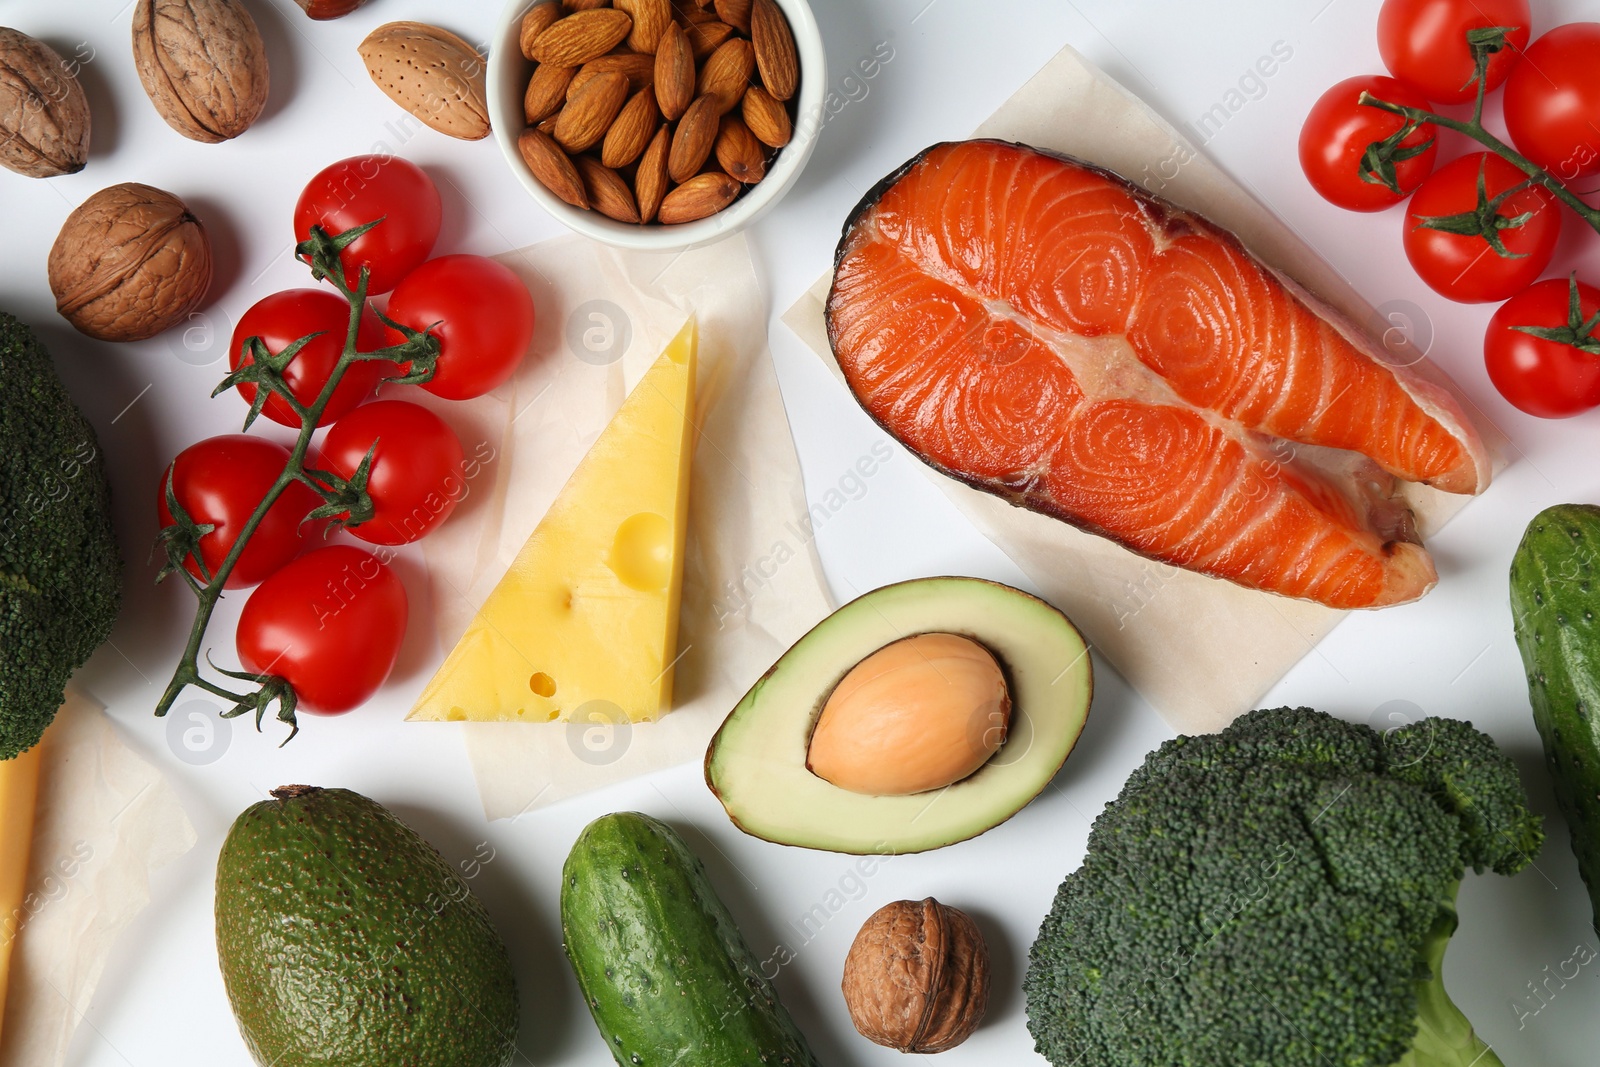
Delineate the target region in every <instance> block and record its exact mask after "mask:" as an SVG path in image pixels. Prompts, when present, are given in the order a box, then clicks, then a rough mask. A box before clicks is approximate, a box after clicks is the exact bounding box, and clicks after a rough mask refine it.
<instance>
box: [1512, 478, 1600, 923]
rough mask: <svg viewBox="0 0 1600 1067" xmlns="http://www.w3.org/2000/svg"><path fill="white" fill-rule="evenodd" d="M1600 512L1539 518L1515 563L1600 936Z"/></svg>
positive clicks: (1546, 724) (1519, 611)
mask: <svg viewBox="0 0 1600 1067" xmlns="http://www.w3.org/2000/svg"><path fill="white" fill-rule="evenodd" d="M1597 562H1600V507H1594V506H1592V505H1589V504H1559V505H1557V506H1555V507H1552V508H1546V509H1545V510H1544V511H1541V512H1540V513H1539V514H1538V515H1536V516H1534V519H1533V521H1532V522H1531V523H1529V524H1528V529H1527V532H1526V533H1524V534H1523V535H1522V543H1521V544H1520V545H1518V546H1517V552H1516V555H1515V556H1513V557H1512V559H1511V618H1512V622H1513V624H1514V625H1515V628H1516V634H1517V648H1518V649H1520V650H1521V652H1522V663H1523V666H1524V667H1525V668H1526V669H1527V672H1528V697H1529V699H1530V701H1531V702H1532V704H1533V721H1534V724H1535V725H1536V726H1538V728H1539V736H1540V737H1541V738H1543V739H1544V754H1545V762H1546V764H1547V765H1548V766H1549V769H1550V777H1551V780H1552V781H1553V782H1554V784H1555V793H1556V801H1557V803H1559V804H1560V805H1561V812H1562V814H1563V815H1565V816H1566V819H1567V827H1568V829H1570V830H1571V831H1572V851H1573V852H1574V853H1576V854H1577V857H1578V872H1579V873H1580V874H1582V875H1583V880H1584V883H1585V884H1586V885H1588V887H1589V903H1590V905H1591V907H1592V908H1593V909H1594V915H1595V919H1594V922H1595V925H1596V929H1597V930H1600V595H1597V593H1596V589H1597V587H1600V572H1597V568H1596V564H1597Z"/></svg>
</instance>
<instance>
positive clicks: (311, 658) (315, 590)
mask: <svg viewBox="0 0 1600 1067" xmlns="http://www.w3.org/2000/svg"><path fill="white" fill-rule="evenodd" d="M405 633H406V590H405V586H403V585H401V584H400V579H399V578H396V577H395V575H394V572H393V571H391V570H390V569H389V568H388V567H385V566H384V565H383V564H382V563H380V562H378V558H377V557H376V556H374V555H372V554H371V553H369V552H363V551H362V550H361V549H359V548H354V547H352V546H350V545H329V546H327V547H326V548H319V549H317V550H316V551H314V552H308V553H306V554H305V555H303V556H301V557H300V558H299V559H297V560H295V561H294V562H293V563H291V564H289V565H288V566H287V567H285V568H283V569H282V570H281V571H279V572H278V573H277V574H274V575H273V576H272V577H271V578H268V579H267V580H266V581H264V582H262V583H261V585H260V587H259V588H257V589H256V591H255V592H254V593H251V594H250V599H249V600H248V601H246V602H245V606H244V611H243V612H241V613H240V615H239V633H238V638H237V641H238V648H239V662H240V663H242V664H244V669H245V670H247V671H251V672H253V673H256V674H275V675H277V676H278V677H280V678H284V679H287V680H288V682H289V684H290V685H291V686H293V687H294V691H295V695H296V696H297V697H298V698H299V707H301V708H303V709H305V710H306V711H313V712H321V713H323V714H330V715H331V714H335V713H338V712H341V711H349V710H350V709H351V708H353V707H356V706H357V705H359V704H362V703H364V702H365V701H366V700H367V698H368V697H370V696H372V694H373V693H376V692H377V691H378V687H379V686H381V685H382V684H383V682H384V679H386V678H388V677H389V672H390V671H391V670H393V669H394V661H395V658H396V657H397V656H399V654H400V642H401V639H403V638H404V637H405Z"/></svg>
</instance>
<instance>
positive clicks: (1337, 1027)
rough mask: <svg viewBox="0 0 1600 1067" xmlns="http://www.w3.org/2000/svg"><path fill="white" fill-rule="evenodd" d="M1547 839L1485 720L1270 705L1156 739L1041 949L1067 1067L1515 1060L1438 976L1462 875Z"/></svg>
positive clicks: (1103, 819) (1505, 863)
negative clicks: (1483, 727) (1339, 714)
mask: <svg viewBox="0 0 1600 1067" xmlns="http://www.w3.org/2000/svg"><path fill="white" fill-rule="evenodd" d="M1542 842H1543V831H1542V829H1541V827H1540V820H1539V817H1538V816H1537V815H1535V814H1534V813H1533V812H1531V811H1530V810H1529V809H1528V806H1527V798H1526V795H1525V794H1524V793H1523V790H1522V784H1521V781H1520V779H1519V778H1518V775H1517V770H1516V766H1515V765H1514V764H1513V763H1512V762H1511V761H1510V760H1509V759H1508V758H1507V757H1506V756H1505V755H1504V754H1503V753H1501V752H1500V750H1499V749H1498V748H1497V747H1495V744H1494V741H1493V740H1492V739H1490V738H1489V737H1488V736H1486V735H1484V734H1482V733H1480V732H1478V731H1477V730H1475V729H1473V728H1472V726H1471V724H1469V723H1463V722H1457V721H1455V720H1451V719H1425V720H1423V721H1422V722H1419V723H1415V724H1412V725H1410V726H1407V727H1404V728H1402V729H1400V730H1395V731H1392V732H1390V733H1388V734H1379V733H1377V732H1376V731H1374V730H1372V729H1369V728H1368V727H1365V726H1360V725H1356V724H1352V723H1347V722H1343V721H1341V720H1339V719H1335V718H1333V717H1332V716H1329V715H1323V714H1320V713H1318V712H1314V711H1310V710H1308V709H1304V708H1301V709H1288V708H1283V709H1277V710H1274V711H1258V712H1252V713H1250V714H1249V715H1246V716H1243V717H1242V718H1240V719H1239V720H1238V721H1237V722H1235V723H1234V724H1233V725H1232V726H1230V727H1228V728H1227V729H1226V730H1223V731H1222V732H1221V733H1218V734H1209V735H1205V736H1201V737H1179V738H1175V739H1174V740H1172V741H1170V742H1168V743H1167V744H1165V745H1162V746H1161V747H1160V748H1159V749H1157V750H1156V751H1155V752H1153V753H1151V754H1150V755H1149V757H1147V758H1146V760H1145V762H1144V765H1143V766H1141V767H1140V768H1139V769H1137V770H1136V771H1134V772H1133V774H1132V775H1130V776H1129V778H1128V781H1127V783H1126V784H1125V785H1124V786H1123V789H1122V793H1121V795H1119V796H1118V797H1117V799H1116V800H1114V801H1113V802H1112V803H1111V804H1109V805H1107V806H1106V810H1105V811H1104V812H1103V813H1102V814H1101V815H1100V817H1099V818H1098V819H1096V820H1095V824H1094V828H1093V830H1092V831H1091V832H1090V834H1089V843H1088V849H1087V852H1086V854H1085V856H1084V861H1083V865H1082V866H1081V867H1080V868H1079V869H1078V870H1076V871H1074V872H1073V873H1072V874H1070V875H1068V876H1067V878H1066V880H1065V881H1063V882H1062V883H1061V888H1060V890H1059V892H1058V893H1057V894H1056V900H1055V904H1054V906H1053V907H1052V908H1051V910H1050V914H1049V915H1048V916H1046V918H1045V921H1044V924H1043V926H1042V927H1041V928H1040V931H1039V936H1038V939H1037V940H1036V941H1035V942H1034V944H1033V948H1032V950H1031V951H1030V953H1029V964H1028V972H1027V976H1026V978H1025V979H1024V983H1023V988H1024V992H1025V994H1026V996H1027V1009H1028V1027H1029V1029H1030V1030H1031V1031H1032V1033H1033V1036H1034V1041H1035V1043H1036V1046H1037V1048H1038V1050H1039V1052H1040V1053H1042V1054H1043V1055H1044V1056H1045V1057H1046V1058H1047V1059H1049V1060H1050V1062H1051V1063H1053V1064H1056V1065H1057V1067H1068V1065H1071V1067H1145V1065H1148V1064H1171V1065H1175V1067H1324V1065H1327V1064H1339V1065H1340V1067H1469V1065H1473V1067H1501V1064H1500V1060H1499V1059H1498V1057H1496V1056H1495V1054H1494V1053H1493V1052H1492V1051H1491V1050H1489V1049H1488V1047H1487V1046H1485V1045H1484V1044H1483V1043H1482V1042H1481V1041H1479V1040H1478V1038H1477V1037H1476V1036H1475V1035H1474V1034H1473V1031H1472V1025H1471V1023H1469V1022H1468V1021H1467V1019H1466V1017H1465V1016H1464V1015H1462V1013H1461V1011H1460V1010H1459V1009H1458V1008H1457V1007H1456V1006H1455V1004H1453V1003H1452V1002H1451V1000H1450V997H1449V995H1448V994H1447V993H1446V991H1445V988H1444V985H1443V982H1442V980H1441V977H1440V976H1441V968H1442V964H1443V960H1444V954H1445V948H1446V946H1447V945H1448V943H1449V939H1450V936H1451V935H1452V934H1453V933H1454V932H1455V929H1456V923H1457V918H1456V906H1455V899H1456V890H1457V888H1458V886H1459V885H1460V883H1461V878H1462V874H1463V872H1464V871H1465V870H1466V869H1467V868H1471V869H1473V870H1476V871H1483V870H1486V869H1492V870H1494V871H1496V872H1498V873H1500V874H1514V873H1516V872H1517V871H1519V870H1521V869H1522V868H1524V867H1526V866H1527V865H1528V863H1529V862H1530V861H1531V859H1532V857H1533V855H1534V854H1535V853H1536V852H1537V851H1538V849H1539V847H1540V845H1541V844H1542Z"/></svg>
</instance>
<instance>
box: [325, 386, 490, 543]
mask: <svg viewBox="0 0 1600 1067" xmlns="http://www.w3.org/2000/svg"><path fill="white" fill-rule="evenodd" d="M374 443H376V445H377V447H376V449H374V450H373V453H372V465H371V467H369V468H368V471H367V495H368V496H370V497H371V498H372V518H371V519H368V520H367V521H366V522H363V523H361V524H359V525H356V526H349V527H346V529H347V530H348V531H349V533H350V534H351V536H353V537H359V538H360V539H361V540H363V541H367V542H369V543H371V544H375V545H403V544H408V543H410V542H412V541H415V540H417V539H418V538H420V537H422V536H423V535H424V534H426V533H427V532H428V531H429V530H432V529H433V528H434V527H435V526H437V525H439V524H440V523H441V522H443V521H444V520H445V519H447V518H449V517H450V513H451V512H452V511H454V510H455V507H456V503H457V502H458V501H459V500H460V499H461V498H462V497H463V496H464V495H465V494H466V490H467V485H466V480H465V478H464V476H463V473H462V471H463V466H464V465H463V462H462V459H463V456H462V451H461V440H460V438H458V437H456V434H455V431H454V430H452V429H450V426H449V424H447V423H446V422H445V421H444V420H443V419H441V418H440V417H439V416H437V415H435V414H434V413H433V412H431V411H429V410H428V409H427V408H425V407H421V406H419V405H417V404H408V403H406V402H405V401H404V400H375V401H373V402H372V403H370V404H363V405H361V406H360V407H358V408H356V409H355V410H354V411H352V412H351V413H350V414H348V415H346V416H345V417H344V418H342V419H340V420H339V423H338V425H336V426H335V427H334V428H333V429H331V430H329V431H328V438H327V440H325V441H324V442H323V443H322V456H323V463H324V465H325V467H326V468H327V469H328V470H330V471H332V472H333V473H334V474H337V475H339V477H341V478H345V479H349V478H350V477H351V476H352V475H354V474H355V473H356V469H357V468H358V467H360V466H361V461H362V460H363V459H365V458H366V455H367V450H368V449H370V448H373V445H374Z"/></svg>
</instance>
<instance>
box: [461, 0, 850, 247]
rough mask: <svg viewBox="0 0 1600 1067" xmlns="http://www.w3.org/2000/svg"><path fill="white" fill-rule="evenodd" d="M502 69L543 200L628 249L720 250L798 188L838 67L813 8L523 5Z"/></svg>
mask: <svg viewBox="0 0 1600 1067" xmlns="http://www.w3.org/2000/svg"><path fill="white" fill-rule="evenodd" d="M496 41H497V43H498V47H496V48H494V49H493V50H492V51H491V58H490V63H489V95H490V100H489V110H490V117H491V124H492V127H493V129H494V132H495V137H496V139H497V140H498V141H499V143H500V145H501V148H502V151H503V152H504V153H505V155H506V157H507V160H508V162H509V163H510V164H511V166H512V169H513V172H514V173H515V174H516V175H517V177H518V179H519V180H521V181H522V183H523V185H524V187H526V188H527V189H528V191H529V193H530V194H531V195H532V196H533V197H534V199H536V200H538V201H539V202H540V203H541V204H543V205H544V206H545V207H546V208H547V209H548V210H550V211H551V213H552V214H554V215H556V216H557V217H558V218H559V219H561V220H562V221H563V222H565V223H566V224H567V225H568V226H570V227H571V228H573V229H575V230H578V231H579V232H582V233H585V234H587V235H589V236H591V237H596V238H598V239H600V240H603V241H607V242H609V243H612V244H617V245H622V246H626V247H634V248H641V249H654V250H673V249H683V248H690V247H695V246H697V245H701V244H706V243H708V242H710V241H713V240H716V239H718V238H720V237H722V236H726V235H727V234H729V233H731V232H733V231H734V230H736V229H738V228H740V227H742V226H744V225H745V224H747V223H748V222H750V221H751V220H753V219H754V218H756V217H757V216H758V215H760V214H761V213H763V212H764V211H765V210H766V209H767V208H769V207H770V206H771V205H772V204H773V203H774V202H775V201H776V200H777V199H778V198H779V197H780V196H781V195H782V194H783V192H784V191H785V190H786V189H787V188H788V186H789V185H791V184H792V183H793V181H794V180H795V178H796V177H797V176H798V174H799V171H800V169H801V167H802V166H803V165H804V163H805V160H806V158H807V157H808V156H809V155H810V152H811V149H812V147H813V145H814V143H815V139H816V133H817V130H818V128H819V126H820V118H821V104H822V96H823V82H824V79H825V76H826V75H825V69H826V68H825V63H824V60H823V56H822V43H821V35H820V33H819V32H818V30H817V26H816V20H815V18H814V17H813V16H812V14H811V11H810V9H809V7H807V6H806V4H805V2H804V0H601V2H600V3H599V4H595V3H594V2H593V0H586V2H585V3H584V4H582V5H575V4H573V3H571V2H570V0H567V2H564V0H539V2H536V3H533V4H529V3H527V2H526V0H522V2H514V3H513V4H511V5H510V6H509V7H508V8H507V9H506V11H505V12H504V13H503V14H502V16H501V24H500V29H499V31H498V34H497V37H496Z"/></svg>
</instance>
